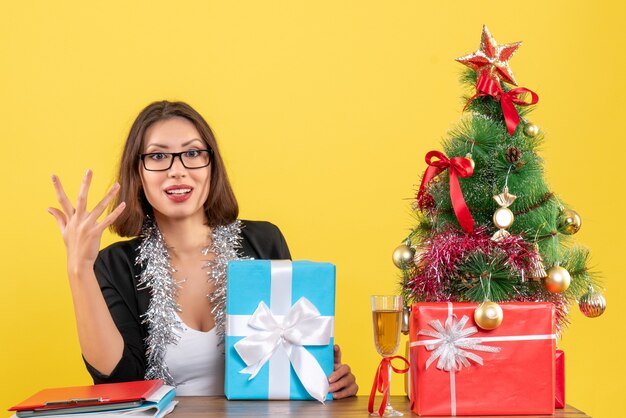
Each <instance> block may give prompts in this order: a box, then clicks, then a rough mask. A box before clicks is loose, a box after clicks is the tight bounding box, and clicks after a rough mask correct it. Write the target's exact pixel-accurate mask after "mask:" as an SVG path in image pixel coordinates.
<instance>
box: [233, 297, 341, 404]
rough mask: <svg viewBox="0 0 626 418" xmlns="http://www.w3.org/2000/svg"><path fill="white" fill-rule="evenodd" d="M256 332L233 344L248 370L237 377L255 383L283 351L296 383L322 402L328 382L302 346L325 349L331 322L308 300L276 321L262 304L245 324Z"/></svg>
mask: <svg viewBox="0 0 626 418" xmlns="http://www.w3.org/2000/svg"><path fill="white" fill-rule="evenodd" d="M248 326H250V327H252V328H254V329H256V330H259V332H256V333H254V334H252V335H249V336H247V337H246V338H244V339H242V340H240V341H238V342H237V343H235V345H234V347H235V350H236V351H237V353H239V355H240V356H241V358H242V360H243V361H244V362H245V363H246V365H247V367H245V368H244V369H243V370H241V371H240V373H244V374H249V375H250V378H249V379H248V380H252V379H254V377H255V376H256V375H257V373H258V372H259V371H260V370H261V368H262V367H263V365H264V364H265V363H267V362H268V361H269V360H270V359H271V358H272V356H273V355H274V354H275V353H276V351H277V350H281V349H282V350H285V353H286V354H287V357H288V358H289V362H290V363H291V365H292V366H293V369H294V371H295V372H296V375H297V376H298V379H300V382H302V385H303V386H304V388H305V389H306V391H307V392H308V393H309V395H311V396H312V397H313V398H315V399H317V400H318V401H320V402H324V400H325V399H326V395H328V379H327V378H326V374H325V373H324V370H323V369H322V367H321V366H320V364H319V363H318V361H317V360H316V359H315V357H313V355H312V354H311V353H309V351H308V350H307V349H306V348H304V347H303V346H305V345H327V344H328V343H329V342H330V337H331V336H332V318H331V317H322V316H321V315H320V313H319V311H318V310H317V308H316V307H315V305H313V304H312V303H311V302H310V301H309V300H308V299H307V298H305V297H302V298H300V299H298V301H297V302H296V303H295V304H294V305H293V306H292V307H291V309H290V310H289V312H288V313H287V315H285V316H284V318H282V320H281V318H280V317H276V316H274V314H272V311H271V310H270V309H269V308H268V307H267V305H266V304H265V302H263V301H261V302H260V303H259V305H258V306H257V308H256V310H255V311H254V314H252V317H251V318H250V320H249V321H248Z"/></svg>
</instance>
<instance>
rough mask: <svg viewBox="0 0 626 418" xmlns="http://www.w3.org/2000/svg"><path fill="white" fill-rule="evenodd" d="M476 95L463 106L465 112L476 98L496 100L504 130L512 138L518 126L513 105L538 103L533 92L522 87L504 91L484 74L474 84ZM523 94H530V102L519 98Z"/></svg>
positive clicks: (497, 83) (517, 115) (517, 114)
mask: <svg viewBox="0 0 626 418" xmlns="http://www.w3.org/2000/svg"><path fill="white" fill-rule="evenodd" d="M476 90H477V92H476V94H475V95H474V96H472V98H471V99H469V100H468V102H467V104H466V105H465V108H463V110H465V109H466V108H467V106H469V104H470V103H471V102H472V101H473V100H474V99H475V98H477V97H480V96H491V97H493V98H494V99H496V100H499V101H500V106H501V107H502V114H503V115H504V122H505V123H506V129H507V130H508V131H509V135H511V136H513V133H514V132H515V128H517V125H519V121H520V119H519V113H517V109H515V106H514V105H513V104H516V105H519V106H529V105H534V104H537V102H538V101H539V96H537V93H535V92H534V91H531V90H529V89H527V88H524V87H518V88H516V89H513V90H509V91H506V92H505V91H504V90H502V87H501V86H500V82H499V81H497V80H494V79H493V78H490V77H489V76H487V75H485V74H481V76H480V77H478V81H477V82H476ZM523 93H530V96H531V100H530V102H526V101H524V100H523V99H522V98H520V97H519V96H520V95H522V94H523Z"/></svg>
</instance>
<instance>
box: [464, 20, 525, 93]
mask: <svg viewBox="0 0 626 418" xmlns="http://www.w3.org/2000/svg"><path fill="white" fill-rule="evenodd" d="M521 44H522V43H521V42H514V43H512V44H503V45H498V43H497V42H496V40H495V39H493V37H492V36H491V33H489V29H487V26H486V25H483V34H482V36H481V38H480V49H478V51H476V52H474V53H471V54H468V55H464V56H462V57H460V58H457V59H456V60H457V61H458V62H460V63H461V64H463V65H467V66H468V67H470V68H471V69H473V70H474V71H476V74H478V76H479V77H481V76H483V75H484V76H487V77H489V78H490V79H492V80H494V81H497V82H499V81H500V80H502V81H505V82H507V83H509V84H513V85H514V86H517V82H516V81H515V77H514V76H513V72H512V71H511V68H510V67H509V59H510V58H511V57H512V56H513V54H515V51H517V48H519V47H520V45H521Z"/></svg>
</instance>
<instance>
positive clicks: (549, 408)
mask: <svg viewBox="0 0 626 418" xmlns="http://www.w3.org/2000/svg"><path fill="white" fill-rule="evenodd" d="M477 306H478V305H477V304H475V303H417V304H415V305H413V307H412V313H411V330H410V339H411V353H410V354H411V358H410V363H411V392H412V393H411V409H412V410H413V411H414V412H415V413H417V414H418V415H432V416H442V415H444V416H455V415H544V414H545V415H549V414H552V413H553V412H554V399H555V398H554V355H555V343H556V341H555V340H556V335H555V326H554V306H553V305H552V304H551V303H532V302H512V303H501V304H500V306H501V307H502V310H503V313H504V320H503V321H502V324H501V325H500V326H499V327H498V328H496V329H494V330H491V331H485V330H482V329H480V328H478V327H477V326H476V324H475V323H474V319H473V318H474V310H475V309H476V307H477Z"/></svg>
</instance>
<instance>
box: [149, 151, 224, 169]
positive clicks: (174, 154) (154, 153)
mask: <svg viewBox="0 0 626 418" xmlns="http://www.w3.org/2000/svg"><path fill="white" fill-rule="evenodd" d="M189 151H198V152H205V151H206V152H208V153H209V162H208V163H206V164H205V165H202V166H200V167H187V166H186V165H185V161H183V154H185V153H187V152H189ZM158 154H164V155H171V156H172V159H171V160H170V165H169V167H167V168H161V169H159V170H153V169H150V168H148V167H146V161H145V158H146V157H149V156H151V155H158ZM176 157H178V159H179V160H180V163H181V164H182V165H183V167H185V168H186V169H187V170H195V169H196V168H204V167H208V166H209V165H211V163H212V162H213V150H212V149H211V148H207V149H190V150H187V151H181V152H149V153H147V154H139V159H140V160H141V163H142V164H143V168H144V169H145V170H147V171H167V170H169V169H170V168H172V166H173V165H174V160H175V159H176Z"/></svg>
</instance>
